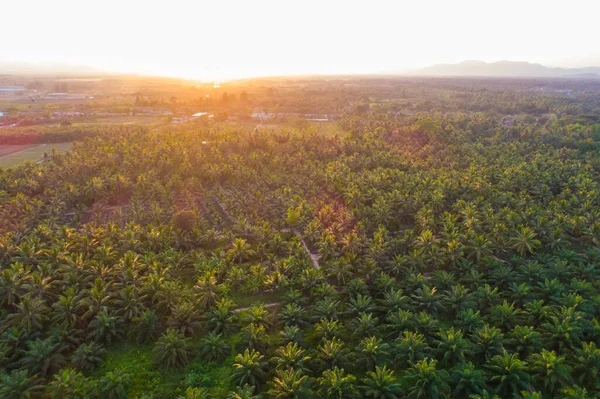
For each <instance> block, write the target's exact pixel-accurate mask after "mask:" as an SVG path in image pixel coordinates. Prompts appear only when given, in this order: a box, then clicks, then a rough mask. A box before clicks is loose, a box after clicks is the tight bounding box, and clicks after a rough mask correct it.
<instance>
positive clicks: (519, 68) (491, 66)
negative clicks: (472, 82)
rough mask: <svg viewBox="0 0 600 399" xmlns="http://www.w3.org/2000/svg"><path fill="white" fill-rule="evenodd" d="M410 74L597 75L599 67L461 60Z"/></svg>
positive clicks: (492, 75) (598, 74)
mask: <svg viewBox="0 0 600 399" xmlns="http://www.w3.org/2000/svg"><path fill="white" fill-rule="evenodd" d="M410 74H411V75H422V76H487V77H598V78H600V67H586V68H551V67H547V66H544V65H541V64H533V63H529V62H515V61H498V62H492V63H487V62H483V61H463V62H461V63H458V64H436V65H432V66H429V67H426V68H422V69H419V70H416V71H412V72H411V73H410Z"/></svg>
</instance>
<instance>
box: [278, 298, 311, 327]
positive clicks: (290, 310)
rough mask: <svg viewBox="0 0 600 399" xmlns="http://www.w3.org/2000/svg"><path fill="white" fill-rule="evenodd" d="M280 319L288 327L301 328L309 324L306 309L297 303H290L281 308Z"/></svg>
mask: <svg viewBox="0 0 600 399" xmlns="http://www.w3.org/2000/svg"><path fill="white" fill-rule="evenodd" d="M279 318H280V319H281V320H282V321H283V322H284V323H285V324H286V325H288V326H298V327H301V326H303V325H306V324H307V321H306V312H305V310H304V308H302V306H300V305H298V304H295V303H288V304H287V305H285V306H284V307H283V308H281V310H280V311H279Z"/></svg>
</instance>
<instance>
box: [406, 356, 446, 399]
mask: <svg viewBox="0 0 600 399" xmlns="http://www.w3.org/2000/svg"><path fill="white" fill-rule="evenodd" d="M449 379H450V376H449V374H448V372H447V371H446V370H438V369H437V360H431V359H429V358H425V359H423V360H419V361H418V362H417V363H414V364H413V365H412V367H410V368H409V369H408V370H407V371H406V374H405V376H404V378H403V383H404V386H405V389H406V392H407V393H408V395H409V396H410V397H414V398H417V399H421V398H431V399H438V398H444V397H445V396H446V395H447V394H448V393H449V392H450V386H449V385H448V382H449Z"/></svg>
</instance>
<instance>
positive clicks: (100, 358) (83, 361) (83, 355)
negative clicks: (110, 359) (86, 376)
mask: <svg viewBox="0 0 600 399" xmlns="http://www.w3.org/2000/svg"><path fill="white" fill-rule="evenodd" d="M105 354H106V349H104V348H103V347H102V345H100V344H98V343H96V342H91V343H89V344H81V345H79V347H78V348H77V349H76V350H75V353H73V357H72V358H71V362H72V363H73V366H74V367H75V368H76V369H77V370H80V371H83V372H85V373H89V372H91V371H93V370H94V369H95V368H96V367H98V366H99V365H101V364H102V363H103V362H104V355H105Z"/></svg>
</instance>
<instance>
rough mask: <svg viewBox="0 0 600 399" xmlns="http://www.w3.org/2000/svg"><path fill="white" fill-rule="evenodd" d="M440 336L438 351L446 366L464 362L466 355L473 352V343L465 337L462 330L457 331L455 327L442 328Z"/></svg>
mask: <svg viewBox="0 0 600 399" xmlns="http://www.w3.org/2000/svg"><path fill="white" fill-rule="evenodd" d="M439 337H440V338H439V340H438V342H437V352H438V353H439V354H440V355H441V358H442V364H443V365H445V366H450V365H459V364H462V363H463V362H464V361H465V358H466V356H467V355H470V354H471V353H472V344H471V343H470V342H469V341H467V340H466V339H465V338H464V335H463V333H462V331H461V330H458V331H455V330H454V327H450V328H449V329H447V330H444V329H442V330H440V334H439Z"/></svg>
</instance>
